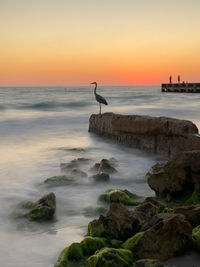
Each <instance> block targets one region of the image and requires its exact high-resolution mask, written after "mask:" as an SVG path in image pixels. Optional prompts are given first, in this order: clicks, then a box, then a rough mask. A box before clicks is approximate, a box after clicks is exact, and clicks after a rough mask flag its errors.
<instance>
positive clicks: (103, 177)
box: [92, 172, 110, 182]
mask: <svg viewBox="0 0 200 267" xmlns="http://www.w3.org/2000/svg"><path fill="white" fill-rule="evenodd" d="M92 179H94V181H95V182H106V181H109V180H110V176H109V174H107V173H104V172H102V173H97V174H95V175H93V176H92Z"/></svg>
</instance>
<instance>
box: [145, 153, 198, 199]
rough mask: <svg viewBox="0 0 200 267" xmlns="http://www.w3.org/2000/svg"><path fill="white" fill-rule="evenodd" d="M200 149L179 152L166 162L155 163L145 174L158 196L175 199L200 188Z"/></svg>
mask: <svg viewBox="0 0 200 267" xmlns="http://www.w3.org/2000/svg"><path fill="white" fill-rule="evenodd" d="M199 162H200V150H194V151H184V152H180V153H178V154H176V155H174V156H173V157H171V158H170V159H169V161H168V162H167V163H165V164H164V163H161V164H156V165H155V166H153V168H152V169H151V170H150V171H149V173H148V174H147V176H148V184H149V186H150V187H151V188H152V189H153V190H154V191H155V192H156V194H157V195H158V196H161V197H167V198H171V199H176V198H177V197H178V198H180V197H186V196H187V195H188V194H193V192H194V191H196V192H197V191H199V190H200V178H199V177H200V164H199Z"/></svg>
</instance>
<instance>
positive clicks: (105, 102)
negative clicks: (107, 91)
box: [91, 82, 108, 115]
mask: <svg viewBox="0 0 200 267" xmlns="http://www.w3.org/2000/svg"><path fill="white" fill-rule="evenodd" d="M91 84H94V85H95V88H94V95H95V97H96V101H97V102H99V107H100V110H99V114H100V115H101V104H104V105H108V103H107V101H106V100H105V98H104V97H103V96H101V95H98V94H97V93H96V90H97V83H96V82H93V83H91Z"/></svg>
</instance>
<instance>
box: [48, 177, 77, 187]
mask: <svg viewBox="0 0 200 267" xmlns="http://www.w3.org/2000/svg"><path fill="white" fill-rule="evenodd" d="M73 182H74V179H73V178H71V177H68V176H66V175H58V176H52V177H49V178H47V179H46V180H45V181H44V183H45V184H47V185H51V186H60V185H68V184H71V183H73Z"/></svg>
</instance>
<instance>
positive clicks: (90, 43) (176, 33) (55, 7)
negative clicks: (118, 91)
mask: <svg viewBox="0 0 200 267" xmlns="http://www.w3.org/2000/svg"><path fill="white" fill-rule="evenodd" d="M199 10H200V1H199V0H190V1H188V0H140V1H136V0H123V1H122V0H109V1H108V0H101V1H99V0H84V1H83V0H74V1H67V0H57V1H55V0H35V1H33V0H0V22H1V23H0V32H1V42H0V60H1V64H0V86H29V85H30V86H37V85H38V86H40V85H43V86H45V85H47V86H48V85H51V86H57V85H61V86H62V85H88V84H89V83H90V82H91V81H94V80H96V81H98V82H100V83H101V84H102V85H108V84H110V85H122V84H123V85H138V84H160V83H161V82H166V81H167V80H168V77H169V75H172V76H173V77H174V81H175V80H176V78H177V75H178V74H180V75H181V77H182V78H183V79H184V80H185V81H197V82H199V81H200V71H199V70H200V34H199V29H200V16H199Z"/></svg>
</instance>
